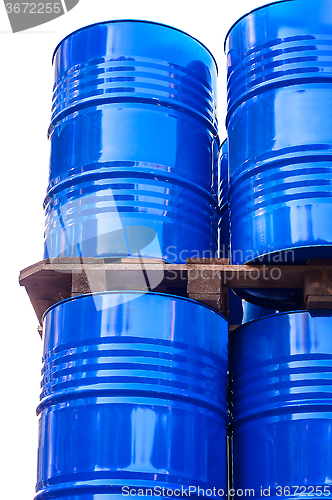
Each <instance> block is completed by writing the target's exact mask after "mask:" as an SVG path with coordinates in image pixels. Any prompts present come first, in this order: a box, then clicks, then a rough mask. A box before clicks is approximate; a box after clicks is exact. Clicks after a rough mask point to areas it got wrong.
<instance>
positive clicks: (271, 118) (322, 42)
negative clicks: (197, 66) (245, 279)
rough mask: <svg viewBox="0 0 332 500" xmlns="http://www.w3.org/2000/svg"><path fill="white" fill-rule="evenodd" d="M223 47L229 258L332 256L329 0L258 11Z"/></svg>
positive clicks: (290, 259)
mask: <svg viewBox="0 0 332 500" xmlns="http://www.w3.org/2000/svg"><path fill="white" fill-rule="evenodd" d="M225 51H226V54H227V61H228V114H227V131H228V142H229V169H230V190H229V199H230V210H231V246H232V262H233V263H237V264H243V263H245V262H249V261H253V260H255V259H256V260H257V259H259V260H261V261H267V262H271V263H273V262H300V261H306V260H307V259H313V258H325V257H330V256H331V245H332V218H331V211H332V164H331V161H332V9H331V1H330V0H317V1H315V2H312V1H311V0H296V1H282V2H275V3H273V4H270V5H267V6H265V7H263V8H260V9H257V10H255V11H253V12H251V13H250V14H248V15H246V16H244V17H243V18H241V19H240V20H239V21H238V22H237V23H236V24H235V25H234V26H233V27H232V28H231V30H230V32H229V34H228V36H227V39H226V45H225Z"/></svg>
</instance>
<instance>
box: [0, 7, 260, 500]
mask: <svg viewBox="0 0 332 500" xmlns="http://www.w3.org/2000/svg"><path fill="white" fill-rule="evenodd" d="M8 1H13V0H8ZM265 3H267V2H264V1H262V0H227V1H225V0H206V1H203V0H201V1H195V0H167V2H166V1H163V0H154V1H150V0H93V1H92V0H80V2H79V4H78V5H77V6H76V7H75V8H74V9H73V10H71V11H69V12H68V13H67V14H66V15H64V16H61V17H59V18H58V19H55V20H54V21H51V22H49V23H47V24H45V25H42V26H39V27H36V28H32V29H30V30H27V31H24V32H21V33H15V34H13V33H12V32H11V29H10V25H9V21H8V18H7V15H6V11H5V7H4V5H3V3H2V2H1V3H0V52H1V54H0V99H1V106H0V113H1V114H0V116H1V122H0V123H1V135H0V137H1V147H0V157H1V196H0V204H1V205H0V210H1V211H0V213H1V233H0V234H1V260H0V266H1V272H0V283H1V287H0V289H1V302H0V304H1V310H0V321H1V344H0V345H1V349H0V370H1V371H0V381H1V391H0V401H1V413H0V414H1V421H0V443H1V444H0V458H1V462H0V471H1V478H2V481H1V486H0V495H1V498H4V499H5V498H8V499H9V498H10V499H12V500H25V499H31V500H32V498H33V496H34V488H35V482H36V467H37V445H38V443H37V439H38V437H37V430H38V419H37V417H36V414H35V408H36V406H37V404H38V401H39V385H40V370H41V356H42V341H41V340H40V338H39V335H38V333H37V326H38V321H37V318H36V316H35V313H34V311H33V309H32V306H31V304H30V301H29V298H28V296H27V294H26V292H25V289H24V288H20V287H19V285H18V275H19V271H20V270H21V269H23V268H25V267H27V266H29V265H31V264H34V263H36V262H38V261H40V260H42V256H43V225H44V213H43V208H42V206H43V199H44V196H45V192H46V186H47V177H48V157H49V143H48V140H47V128H48V124H49V120H50V108H51V95H52V85H53V68H52V65H51V58H52V53H53V50H54V48H55V46H56V45H57V44H58V42H59V41H60V40H61V39H62V38H63V37H64V36H66V35H67V34H69V33H70V32H72V31H74V30H76V29H78V28H80V27H82V26H84V25H87V24H91V23H95V22H98V21H105V20H108V19H121V18H126V19H128V18H130V19H145V20H150V21H157V22H161V23H165V24H169V25H171V26H174V27H176V28H179V29H181V30H184V31H186V32H188V33H189V34H190V35H192V36H194V37H196V38H198V39H199V40H200V41H201V42H202V43H204V44H205V45H206V46H207V47H208V48H209V49H210V51H211V52H212V53H213V55H214V56H215V58H216V60H217V63H218V66H219V87H218V104H219V113H218V114H219V130H220V137H221V139H222V140H223V139H224V138H225V137H226V132H225V127H224V121H225V113H226V93H225V89H226V60H225V56H224V53H223V45H224V38H225V35H226V33H227V31H228V29H229V28H230V27H231V25H232V24H233V23H234V22H235V21H236V20H237V19H238V18H239V17H241V16H242V15H243V14H245V13H247V12H248V11H250V10H252V9H254V8H256V7H260V6H262V5H264V4H265Z"/></svg>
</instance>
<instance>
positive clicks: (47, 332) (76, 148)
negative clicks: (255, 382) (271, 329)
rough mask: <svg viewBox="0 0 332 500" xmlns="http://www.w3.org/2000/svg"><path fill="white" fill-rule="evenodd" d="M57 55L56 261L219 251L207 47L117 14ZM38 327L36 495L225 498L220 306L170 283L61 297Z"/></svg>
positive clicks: (50, 207)
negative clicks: (167, 287)
mask: <svg viewBox="0 0 332 500" xmlns="http://www.w3.org/2000/svg"><path fill="white" fill-rule="evenodd" d="M54 65H55V85H54V98H53V115H52V122H51V126H50V129H49V137H50V139H51V160H50V178H49V186H48V190H47V197H46V200H45V208H46V230H45V258H49V259H53V258H58V257H66V258H68V257H71V258H80V260H81V261H82V259H84V258H86V257H94V258H100V257H103V258H120V257H128V256H130V257H132V258H133V257H134V258H135V257H137V258H140V259H141V258H157V259H163V260H165V261H168V262H172V261H173V262H185V261H186V258H188V257H209V256H210V257H211V256H214V255H215V252H216V251H217V234H218V197H217V191H218V188H217V184H218V152H219V143H218V134H217V119H216V76H217V67H216V63H215V61H214V59H213V57H212V55H211V54H210V52H209V51H208V50H207V49H206V48H205V47H204V46H203V45H202V44H201V43H200V42H198V41H197V40H196V39H194V38H192V37H190V36H189V35H187V34H185V33H183V32H181V31H179V30H176V29H173V28H170V27H167V26H164V25H161V24H157V23H150V22H144V21H142V22H140V21H115V22H107V23H100V24H96V25H92V26H89V27H86V28H83V29H81V30H79V31H77V32H75V33H72V34H71V35H69V36H68V37H67V38H65V39H64V40H63V41H62V42H61V43H60V44H59V46H58V47H57V48H56V50H55V54H54ZM83 262H84V260H83ZM43 335H44V360H43V361H44V364H43V371H42V375H43V379H42V393H41V401H40V405H39V407H38V410H37V413H38V414H39V418H40V427H39V428H40V434H39V453H38V476H37V496H36V500H37V499H38V500H46V499H47V500H48V499H61V500H117V499H120V498H123V495H125V496H128V495H130V496H136V495H137V496H151V495H155V496H160V495H162V496H165V495H167V496H188V489H189V488H190V493H191V496H195V494H196V496H197V489H198V488H201V491H204V492H207V495H208V496H212V497H214V498H220V497H221V496H225V495H226V432H227V423H228V413H227V394H226V393H227V321H226V320H225V319H224V318H223V317H222V316H221V315H220V314H219V313H218V312H216V311H214V310H213V309H211V308H209V307H207V306H205V305H203V304H200V303H198V302H195V301H192V300H190V299H187V298H184V297H178V296H173V295H170V294H167V293H156V292H149V293H145V292H144V291H140V290H138V291H121V290H119V291H112V292H107V291H105V292H100V293H94V294H85V295H81V296H77V297H73V298H70V299H67V300H63V301H61V302H59V303H57V304H55V305H54V306H52V307H51V308H50V309H48V310H47V311H46V313H45V315H44V331H43ZM165 492H167V493H165Z"/></svg>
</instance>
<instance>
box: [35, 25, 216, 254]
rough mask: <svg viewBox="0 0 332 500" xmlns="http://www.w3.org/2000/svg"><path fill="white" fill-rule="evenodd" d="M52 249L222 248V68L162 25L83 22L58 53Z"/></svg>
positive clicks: (49, 224) (49, 208)
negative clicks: (218, 89) (219, 120)
mask: <svg viewBox="0 0 332 500" xmlns="http://www.w3.org/2000/svg"><path fill="white" fill-rule="evenodd" d="M54 66H55V84H54V94H53V108H52V110H53V114H52V121H51V125H50V128H49V137H50V139H51V161H50V177H49V186H48V190H47V197H46V200H45V208H46V230H45V258H48V257H50V258H54V257H59V256H65V257H76V256H78V257H127V256H131V257H136V256H139V257H146V258H159V259H164V260H165V261H169V262H186V259H187V258H190V257H208V256H210V257H211V256H215V254H216V251H217V233H218V230H217V228H218V211H217V206H218V199H217V192H218V165H217V162H218V150H219V143H218V133H217V117H216V86H217V85H216V79H217V66H216V63H215V60H214V58H213V56H212V55H211V54H210V52H209V51H208V50H207V49H206V48H205V47H204V46H203V45H202V44H201V43H200V42H198V41H197V40H195V39H194V38H192V37H190V36H189V35H187V34H185V33H183V32H181V31H179V30H176V29H172V28H169V27H167V26H163V25H160V24H156V23H149V22H143V21H142V22H140V21H116V22H108V23H100V24H96V25H92V26H88V27H86V28H83V29H81V30H79V31H77V32H74V33H72V34H71V35H69V36H68V37H67V38H65V39H64V40H63V41H62V42H61V43H60V44H59V46H58V47H57V49H56V50H55V53H54Z"/></svg>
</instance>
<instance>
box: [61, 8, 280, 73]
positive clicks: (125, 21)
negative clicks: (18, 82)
mask: <svg viewBox="0 0 332 500" xmlns="http://www.w3.org/2000/svg"><path fill="white" fill-rule="evenodd" d="M288 1H289V0H288ZM115 23H142V24H154V25H156V26H162V27H163V28H169V29H171V30H174V31H178V32H179V33H182V34H183V35H186V36H188V37H189V38H191V39H192V40H194V41H195V42H197V43H199V44H200V45H201V46H202V47H203V48H204V49H205V50H206V51H207V52H208V53H209V54H210V56H211V58H212V60H213V62H214V64H215V67H216V70H217V75H218V64H217V61H216V58H215V57H214V55H213V54H212V52H211V50H210V49H208V47H207V46H206V45H204V43H203V42H201V41H200V40H198V38H195V37H194V36H192V35H190V34H189V33H187V32H186V31H183V30H181V29H179V28H174V26H170V25H169V24H164V23H159V22H157V21H148V20H144V19H110V20H108V21H100V22H97V23H92V24H88V25H87V26H82V28H78V29H77V30H74V31H72V32H71V33H69V34H68V35H67V36H65V37H64V38H62V40H60V42H59V43H58V44H57V46H56V47H55V49H54V52H53V56H52V64H53V63H54V58H55V54H56V53H57V51H58V49H59V47H60V45H61V44H62V43H63V42H64V41H65V40H67V38H69V37H71V36H72V35H75V34H76V33H78V32H79V31H82V30H85V29H88V28H93V27H94V26H98V25H102V24H115Z"/></svg>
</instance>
